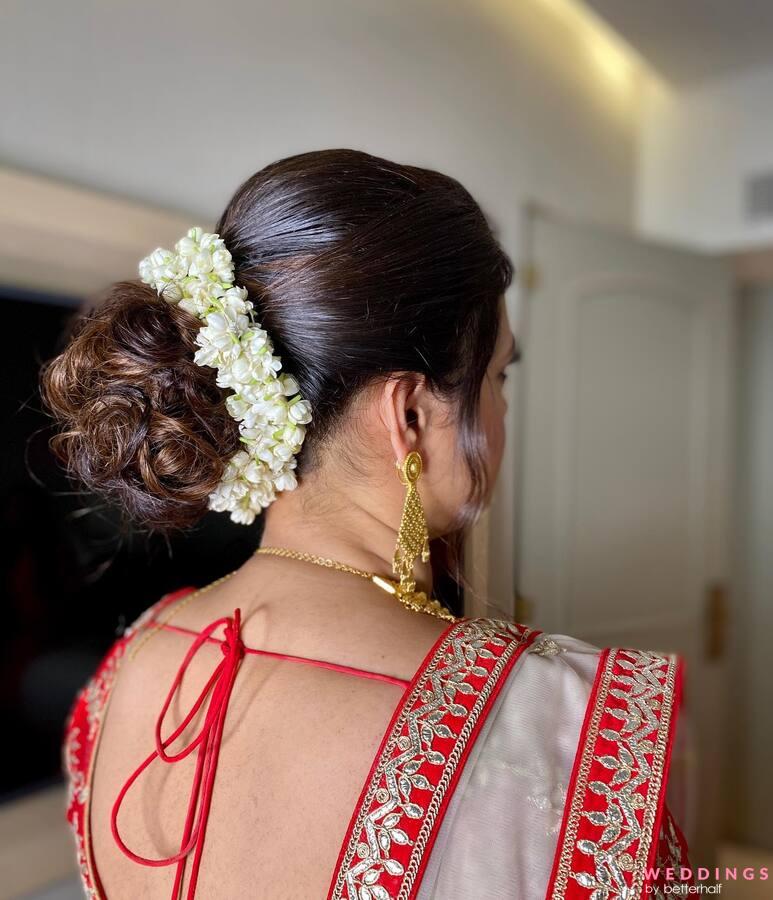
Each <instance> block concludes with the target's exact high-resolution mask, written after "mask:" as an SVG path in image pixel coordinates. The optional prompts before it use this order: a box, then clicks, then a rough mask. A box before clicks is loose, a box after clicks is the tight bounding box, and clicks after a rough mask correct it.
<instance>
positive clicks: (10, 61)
mask: <svg viewBox="0 0 773 900" xmlns="http://www.w3.org/2000/svg"><path fill="white" fill-rule="evenodd" d="M561 8H562V7H561V5H560V4H558V5H556V4H552V5H551V4H545V3H544V2H540V0H518V2H510V0H456V2H454V3H448V2H445V0H390V2H388V3H384V2H381V0H325V2H324V3H319V2H314V0H283V2H282V3H272V2H270V0H252V2H250V0H218V2H217V3H215V4H213V3H210V2H204V0H186V2H182V0H165V2H162V3H159V2H157V0H111V2H94V0H69V2H67V3H61V2H58V0H45V2H36V3H29V2H27V0H11V2H10V7H9V4H8V2H6V4H5V6H4V10H3V28H2V29H1V30H0V104H1V106H0V122H2V125H3V127H2V131H1V133H0V161H2V162H3V163H5V164H6V165H8V166H11V167H13V166H16V167H21V168H23V169H28V170H30V171H32V172H35V173H42V174H45V175H47V176H51V177H54V178H57V179H63V180H65V181H67V182H72V183H74V184H79V185H85V186H89V187H90V188H95V189H97V190H100V191H106V192H110V193H114V194H120V195H124V196H125V197H127V198H131V200H133V201H140V202H144V203H148V204H150V205H152V206H154V207H164V208H167V209H169V210H176V211H180V212H187V213H190V215H191V217H192V218H193V221H192V222H191V224H194V223H196V222H198V223H199V224H202V225H208V224H211V223H212V222H213V221H214V220H215V218H216V216H217V215H218V214H219V212H220V210H221V209H222V208H223V206H224V205H225V203H226V202H227V200H228V198H229V196H230V195H231V193H232V192H233V190H234V189H235V188H236V186H237V185H238V184H239V183H240V181H241V180H243V179H244V178H246V177H247V176H249V175H250V174H252V173H253V172H254V171H255V170H256V169H258V168H260V167H262V166H263V165H264V164H266V163H268V162H269V161H271V160H273V159H276V158H278V157H280V156H284V155H287V154H290V153H294V152H299V151H303V150H309V149H316V148H322V147H335V146H351V147H356V148H360V149H365V150H369V151H371V152H373V153H376V154H379V155H383V156H387V157H392V158H395V159H398V160H402V161H406V162H413V163H416V164H419V165H429V166H433V167H436V168H439V169H441V170H444V171H446V172H448V173H449V174H452V175H455V176H456V177H458V178H459V179H460V180H461V181H462V182H463V183H464V184H465V185H466V186H467V187H468V188H469V189H470V190H471V191H472V193H473V194H474V195H475V196H476V197H477V198H478V199H479V201H480V202H481V203H482V205H483V207H484V209H485V210H486V211H487V212H488V213H489V215H490V216H491V218H492V219H493V221H494V223H495V224H496V225H498V226H499V227H500V234H501V237H502V240H503V242H504V244H505V246H506V247H507V249H508V250H509V251H510V253H511V254H512V255H513V256H517V254H518V241H519V212H520V206H521V204H522V203H523V201H524V200H526V199H532V200H538V201H539V202H541V203H543V204H545V205H547V206H550V207H552V208H554V209H556V210H559V211H562V212H565V213H567V214H570V215H574V216H576V217H578V218H580V219H589V220H594V221H599V222H606V223H610V224H615V225H620V226H622V227H629V226H630V225H631V223H632V218H633V197H634V167H635V164H636V142H637V135H638V132H637V122H638V116H639V107H640V103H639V94H640V91H641V88H642V83H643V81H645V80H646V77H647V76H646V75H645V74H644V73H643V72H641V71H639V70H636V68H635V67H634V66H630V65H628V63H627V62H625V60H622V58H621V57H620V55H619V54H615V53H614V52H610V50H609V47H608V46H607V45H606V44H605V43H604V41H603V40H602V39H601V38H598V37H597V36H596V35H595V34H593V33H589V31H588V29H587V28H580V27H578V26H577V22H576V21H575V20H576V15H575V16H574V19H573V18H572V17H571V16H569V17H567V16H565V15H562V14H560V9H561ZM17 195H18V192H17ZM39 196H41V195H39ZM90 209H91V210H92V212H91V213H90V214H91V215H94V216H97V215H101V214H99V213H98V212H97V209H96V205H95V204H94V203H92V204H91V206H90ZM113 211H114V209H113ZM16 215H17V214H16V213H15V212H13V211H11V212H9V213H8V214H7V215H6V219H7V218H8V216H10V217H11V221H9V222H6V223H5V233H6V235H7V234H8V233H9V231H12V230H13V225H14V221H13V220H14V219H15V218H16ZM58 215H59V217H60V218H61V215H62V211H61V209H60V210H59V212H58ZM41 217H42V218H45V210H43V211H42V216H41V215H37V213H36V216H35V219H36V229H37V230H36V231H34V232H33V233H32V235H33V237H32V238H31V240H30V241H26V243H27V245H28V250H29V249H30V247H31V248H33V250H34V252H32V253H28V255H27V258H26V259H25V260H21V261H20V260H16V262H15V264H14V265H11V263H13V260H10V261H9V260H6V263H7V264H6V266H5V268H3V258H2V253H0V278H1V277H2V276H3V272H4V271H6V272H8V271H13V272H14V275H15V277H16V278H17V279H18V278H21V277H24V278H25V279H27V280H28V281H30V280H31V281H32V282H34V281H35V279H40V278H41V275H40V272H41V270H42V269H44V268H45V259H46V257H45V251H44V250H43V249H41V250H40V252H38V246H37V245H38V243H40V244H41V245H44V244H45V243H46V242H45V241H44V240H43V238H42V235H44V234H45V233H46V229H45V228H44V227H42V226H41V222H40V219H41ZM114 221H115V216H114V215H113V214H111V215H110V216H107V215H106V216H105V227H104V228H103V227H102V226H101V220H100V221H99V222H98V223H97V224H96V225H95V226H94V227H92V228H91V229H90V231H91V233H92V234H93V233H95V232H99V231H105V232H107V233H111V232H112V228H113V225H112V223H113V222H114ZM0 224H3V223H2V222H0ZM50 225H51V227H50V229H49V234H50V237H49V239H48V242H49V243H50V242H52V241H55V240H56V233H57V228H58V223H57V222H54V221H52V222H51V223H50ZM168 227H169V219H168V218H167V220H166V221H165V223H164V227H163V229H162V228H161V227H160V226H159V233H158V234H155V233H153V234H150V233H148V234H147V236H146V237H147V246H148V249H150V248H151V247H152V246H155V244H156V243H157V242H159V241H161V240H166V239H167V237H168ZM133 232H136V229H133ZM162 232H163V233H162ZM1 233H2V229H0V234H1ZM142 239H143V235H142V234H137V233H133V234H132V238H131V240H129V239H128V238H127V241H126V242H125V247H126V250H125V252H124V253H123V255H121V253H120V248H116V247H112V248H111V252H114V253H115V254H116V255H115V256H114V257H113V258H114V259H115V265H114V268H115V271H114V275H113V277H114V278H119V277H125V276H132V275H134V274H135V267H136V260H137V258H138V255H137V253H136V244H137V241H138V240H142ZM68 241H69V235H68ZM21 243H25V241H24V240H23V239H22V241H21ZM81 243H82V246H81V247H80V251H78V249H77V248H73V246H72V245H71V244H69V243H67V244H66V246H67V253H66V254H64V255H65V256H68V255H71V254H77V252H80V253H81V256H83V255H88V253H89V249H90V246H91V245H90V244H88V243H84V242H81ZM95 252H96V253H97V254H99V255H100V256H101V255H102V254H104V253H105V252H106V251H105V249H104V243H102V242H100V243H99V244H96V245H95ZM61 255H62V254H60V256H61ZM87 269H89V271H90V278H89V279H86V278H85V276H84V275H83V273H85V272H86V270H87ZM49 271H50V270H49ZM101 271H102V270H97V269H95V267H90V268H89V266H88V265H87V264H86V262H85V261H84V260H81V265H80V268H79V270H78V272H75V273H74V274H73V276H72V278H70V279H69V280H68V288H69V289H71V290H72V289H74V288H75V287H77V284H78V282H79V279H82V283H83V284H84V287H85V289H91V288H92V287H93V281H94V278H95V277H101V275H100V273H101ZM46 286H48V287H50V285H46ZM513 471H514V466H509V467H508V466H505V467H504V474H503V479H502V485H501V490H500V493H499V497H500V498H501V499H500V500H499V502H498V504H497V506H496V507H495V509H494V510H493V511H492V516H493V519H494V526H492V529H491V532H492V535H494V546H493V547H492V548H491V549H492V556H491V559H492V560H497V561H498V562H499V561H500V560H502V559H507V558H508V557H509V556H510V554H511V548H512V546H513V520H514V516H513V509H512V495H513V491H512V484H511V480H512V477H513ZM486 543H487V542H485V541H484V544H486ZM502 554H505V555H504V556H503V555H502ZM489 574H490V575H491V581H490V585H489V588H490V591H491V593H493V594H495V595H496V596H497V598H498V602H499V603H501V604H503V605H504V606H505V607H508V606H509V604H510V603H511V600H512V578H511V573H510V571H509V569H508V567H507V566H502V565H501V562H499V564H498V565H493V564H492V565H491V571H490V573H489ZM482 580H483V581H484V582H485V576H484V578H483V579H482Z"/></svg>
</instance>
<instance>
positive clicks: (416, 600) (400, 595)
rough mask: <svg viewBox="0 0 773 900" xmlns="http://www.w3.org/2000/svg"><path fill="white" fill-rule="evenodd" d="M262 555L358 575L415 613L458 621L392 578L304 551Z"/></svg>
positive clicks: (270, 549)
mask: <svg viewBox="0 0 773 900" xmlns="http://www.w3.org/2000/svg"><path fill="white" fill-rule="evenodd" d="M259 553H262V554H265V555H266V556H279V557H282V558H283V559H297V560H300V561H301V562H307V563H312V564H313V565H315V566H323V567H324V568H326V569H335V571H336V572H346V573H347V574H349V575H357V576H358V577H359V578H365V579H367V580H368V581H371V582H373V584H375V585H376V586H377V587H380V588H381V590H382V591H386V592H387V593H388V594H392V596H393V597H396V598H397V599H398V600H399V601H400V603H402V604H403V606H405V607H406V608H407V609H410V610H412V611H413V612H422V613H427V614H428V615H430V616H435V617H437V618H438V619H445V620H446V621H447V622H456V621H458V620H457V618H456V616H455V615H453V613H451V612H449V610H447V609H446V608H445V606H443V605H442V604H441V603H440V602H439V601H438V600H435V598H434V597H427V595H426V594H425V593H424V591H404V590H401V589H400V585H399V584H398V583H397V582H395V581H392V580H391V579H390V578H384V577H382V576H381V575H376V573H375V572H366V571H365V569H358V568H356V567H355V566H350V565H347V564H346V563H342V562H337V561H336V560H334V559H329V558H328V557H325V556H316V555H315V554H313V553H305V552H304V551H302V550H288V548H287V547H258V549H257V550H256V551H255V555H257V554H259Z"/></svg>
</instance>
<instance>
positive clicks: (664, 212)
mask: <svg viewBox="0 0 773 900" xmlns="http://www.w3.org/2000/svg"><path fill="white" fill-rule="evenodd" d="M772 96H773V67H771V68H762V69H758V70H753V71H750V72H746V73H744V74H740V75H735V76H729V77H725V78H722V79H719V80H717V81H714V82H711V83H707V84H705V85H703V86H702V87H699V88H695V89H693V90H685V91H681V92H670V91H667V90H663V89H653V90H649V91H647V92H646V95H645V103H644V105H643V120H642V139H641V167H640V170H639V180H638V188H637V214H636V218H637V223H638V226H639V228H640V229H641V231H642V233H643V234H645V235H649V236H653V237H656V238H660V239H665V240H673V241H675V242H677V243H682V244H686V245H689V246H694V247H699V248H704V249H706V250H710V251H718V252H723V251H731V250H738V249H747V248H751V247H755V246H764V245H768V244H771V243H773V217H772V218H770V219H767V220H766V221H762V222H760V221H754V220H749V219H748V218H747V217H746V214H745V208H744V203H745V200H744V197H745V194H744V191H745V188H744V182H745V180H746V179H747V178H748V177H749V176H750V175H751V176H754V175H759V174H760V173H765V172H773V115H771V113H772V112H773V107H772V106H771V97H772Z"/></svg>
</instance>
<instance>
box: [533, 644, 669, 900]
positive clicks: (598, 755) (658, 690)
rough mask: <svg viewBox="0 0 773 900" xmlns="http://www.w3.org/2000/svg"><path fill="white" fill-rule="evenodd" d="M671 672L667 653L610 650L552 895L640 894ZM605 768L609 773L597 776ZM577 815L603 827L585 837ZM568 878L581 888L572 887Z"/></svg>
mask: <svg viewBox="0 0 773 900" xmlns="http://www.w3.org/2000/svg"><path fill="white" fill-rule="evenodd" d="M676 670H677V659H676V657H675V656H672V655H667V656H666V655H662V654H657V653H651V652H648V651H639V650H612V651H611V652H610V653H609V656H608V657H607V659H606V662H605V665H604V670H603V673H602V675H601V681H600V684H599V690H598V694H597V697H596V700H595V703H594V708H593V710H592V713H591V719H590V722H589V726H588V731H587V734H586V735H585V740H584V742H583V746H582V748H581V749H580V751H579V752H581V754H582V756H581V758H580V765H579V769H578V772H577V780H576V783H575V785H574V789H573V791H572V796H571V800H570V803H571V805H570V807H569V809H568V810H567V820H566V829H565V833H564V839H563V844H562V846H561V847H560V848H559V852H560V857H559V864H558V867H557V873H556V878H555V882H554V885H553V889H552V892H551V893H550V897H551V898H552V900H563V898H565V897H568V896H571V897H580V896H582V897H587V898H588V900H617V898H620V900H638V898H640V897H641V895H642V889H643V883H644V876H645V868H646V866H647V861H648V857H649V853H650V848H651V846H652V841H653V830H654V826H655V819H656V817H657V811H658V806H659V802H660V796H661V789H662V778H663V772H664V769H665V764H666V750H667V745H668V738H669V734H670V728H671V720H672V711H673V704H674V695H675V677H676ZM610 698H615V699H616V700H618V701H621V705H617V704H613V703H612V702H611V699H610ZM602 720H603V726H604V727H602ZM602 739H603V740H602ZM610 745H611V748H610ZM600 747H604V749H603V750H602V751H601V752H600ZM604 770H606V771H607V772H608V773H611V777H609V776H607V777H606V778H604V777H601V775H600V773H601V772H602V771H604ZM592 775H595V777H591V776H592ZM592 795H595V797H594V796H592ZM583 820H585V821H586V822H589V823H591V825H593V826H597V827H598V828H601V829H602V831H601V834H600V835H599V836H598V837H596V839H595V840H591V839H590V837H588V836H587V834H588V832H589V829H588V828H587V827H586V826H585V824H584V821H583ZM578 835H579V836H578ZM594 836H595V833H594ZM575 850H579V854H577V853H576V852H575ZM583 857H587V858H588V859H587V864H586V865H584V864H583ZM570 879H572V880H573V881H574V882H575V884H576V886H579V887H580V888H584V889H585V891H583V892H582V893H578V891H577V890H576V888H575V889H572V885H571V882H570Z"/></svg>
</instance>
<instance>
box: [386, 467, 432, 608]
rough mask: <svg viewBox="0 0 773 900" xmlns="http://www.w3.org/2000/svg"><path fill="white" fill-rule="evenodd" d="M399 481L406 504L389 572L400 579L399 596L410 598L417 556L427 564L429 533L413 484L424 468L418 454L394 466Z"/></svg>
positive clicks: (413, 585)
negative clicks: (403, 487)
mask: <svg viewBox="0 0 773 900" xmlns="http://www.w3.org/2000/svg"><path fill="white" fill-rule="evenodd" d="M396 465H397V471H398V476H399V478H400V481H401V482H402V483H403V484H404V485H405V488H406V491H405V503H404V504H403V513H402V515H401V516H400V528H399V530H398V532H397V545H396V546H395V553H394V557H393V559H392V571H393V572H394V573H395V575H397V576H398V577H399V579H400V593H401V594H409V593H411V592H413V591H414V590H415V588H416V582H415V580H414V578H413V564H414V562H415V561H416V558H417V557H418V556H421V559H422V561H423V562H427V561H428V560H429V533H428V531H427V518H426V516H425V515H424V507H423V506H422V503H421V497H419V492H418V490H417V488H416V484H417V482H418V480H419V477H420V475H421V472H422V468H423V465H424V464H423V461H422V458H421V454H420V453H419V451H418V450H412V451H411V452H410V453H409V454H408V455H407V456H406V457H405V459H404V460H403V464H402V466H400V464H399V463H396Z"/></svg>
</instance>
